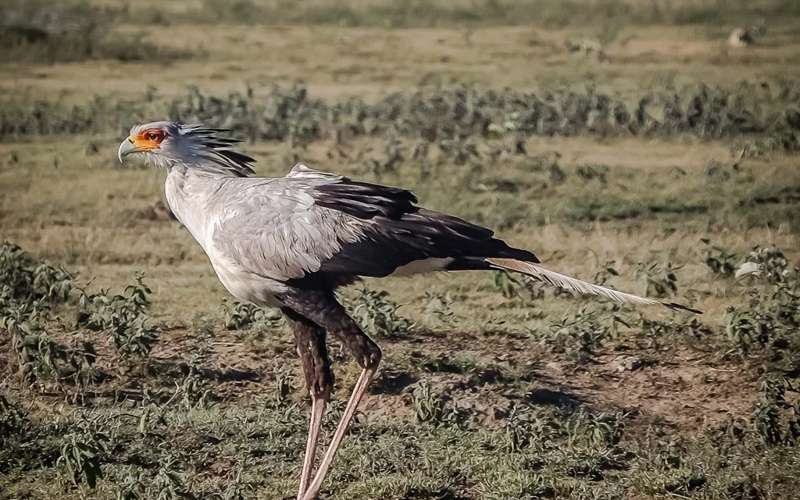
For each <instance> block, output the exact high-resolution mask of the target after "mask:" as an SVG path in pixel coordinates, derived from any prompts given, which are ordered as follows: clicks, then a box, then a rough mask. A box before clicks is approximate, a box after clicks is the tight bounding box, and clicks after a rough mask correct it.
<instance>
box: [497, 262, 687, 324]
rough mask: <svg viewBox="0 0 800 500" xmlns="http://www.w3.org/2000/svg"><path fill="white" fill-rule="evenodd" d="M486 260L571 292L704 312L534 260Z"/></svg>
mask: <svg viewBox="0 0 800 500" xmlns="http://www.w3.org/2000/svg"><path fill="white" fill-rule="evenodd" d="M485 261H486V262H487V263H488V264H490V265H491V266H493V267H495V268H497V269H504V270H506V271H515V272H518V273H522V274H525V275H527V276H530V277H531V278H534V279H537V280H539V281H542V282H544V283H547V284H548V285H551V286H555V287H558V288H563V289H565V290H568V291H570V292H574V293H578V294H581V295H599V296H601V297H606V298H608V299H611V300H613V301H614V302H619V303H629V304H642V305H662V306H664V307H668V308H670V309H673V310H680V311H689V312H693V313H695V314H702V311H699V310H697V309H692V308H691V307H687V306H684V305H682V304H676V303H674V302H662V301H660V300H656V299H649V298H646V297H640V296H638V295H633V294H630V293H624V292H618V291H617V290H613V289H611V288H607V287H604V286H600V285H594V284H592V283H588V282H586V281H582V280H579V279H577V278H572V277H570V276H566V275H563V274H561V273H557V272H555V271H551V270H549V269H547V268H545V267H543V266H542V265H540V264H535V263H533V262H525V261H521V260H516V259H503V258H495V257H488V258H486V259H485Z"/></svg>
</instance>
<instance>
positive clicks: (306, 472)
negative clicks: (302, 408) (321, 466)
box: [297, 395, 326, 500]
mask: <svg viewBox="0 0 800 500" xmlns="http://www.w3.org/2000/svg"><path fill="white" fill-rule="evenodd" d="M325 403H326V401H325V399H323V398H316V397H314V396H313V395H312V396H311V420H310V422H309V424H308V441H307V442H306V455H305V458H304V459H303V473H302V475H301V476H300V491H299V492H298V493H297V500H302V499H303V496H304V495H305V493H306V490H307V489H308V483H309V481H311V473H312V472H313V468H314V459H315V458H316V455H317V441H318V440H319V430H320V428H321V427H322V416H323V415H324V414H325Z"/></svg>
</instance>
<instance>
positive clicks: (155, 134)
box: [144, 130, 165, 142]
mask: <svg viewBox="0 0 800 500" xmlns="http://www.w3.org/2000/svg"><path fill="white" fill-rule="evenodd" d="M164 136H165V134H164V132H162V131H161V130H148V131H146V132H145V133H144V137H145V139H147V140H148V141H153V142H161V141H163V140H164Z"/></svg>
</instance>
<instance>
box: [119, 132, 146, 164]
mask: <svg viewBox="0 0 800 500" xmlns="http://www.w3.org/2000/svg"><path fill="white" fill-rule="evenodd" d="M140 151H141V149H139V148H138V147H136V143H135V142H133V138H132V137H128V138H127V139H125V140H124V141H122V144H120V145H119V150H118V151H117V158H119V162H120V163H125V160H124V158H125V157H126V156H128V155H129V154H131V153H138V152H140Z"/></svg>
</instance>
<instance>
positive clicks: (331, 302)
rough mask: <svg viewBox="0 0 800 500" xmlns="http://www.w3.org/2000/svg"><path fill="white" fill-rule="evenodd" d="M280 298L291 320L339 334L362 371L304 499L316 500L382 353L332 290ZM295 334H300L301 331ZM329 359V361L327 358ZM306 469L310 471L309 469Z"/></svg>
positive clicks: (313, 291)
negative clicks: (349, 314)
mask: <svg viewBox="0 0 800 500" xmlns="http://www.w3.org/2000/svg"><path fill="white" fill-rule="evenodd" d="M280 299H281V301H282V303H283V304H284V306H285V309H284V312H286V313H287V315H288V316H289V317H290V318H292V317H293V316H294V317H297V316H300V315H302V316H301V317H302V318H303V319H305V320H306V321H308V322H309V323H312V322H313V324H314V325H319V327H322V328H324V329H325V330H326V331H327V332H328V333H332V334H334V335H336V337H337V338H339V340H341V341H342V343H343V344H344V345H345V347H346V348H347V350H348V351H350V353H351V354H352V355H353V357H355V359H356V362H357V363H358V364H359V365H360V366H361V368H362V372H361V375H360V376H359V377H358V381H357V382H356V385H355V388H354V389H353V394H352V395H351V396H350V400H349V401H348V402H347V406H346V407H345V411H344V414H343V415H342V419H341V420H340V421H339V425H338V426H337V427H336V432H335V433H334V435H333V439H332V440H331V444H330V445H329V447H328V449H327V450H326V451H325V455H324V456H323V458H322V461H321V462H320V465H319V468H318V469H317V472H316V474H314V479H313V480H312V481H311V483H310V484H309V485H308V488H307V489H306V490H305V494H304V495H303V496H302V499H303V500H313V499H314V498H316V496H317V494H318V493H319V490H320V488H321V487H322V482H323V481H324V480H325V475H326V474H327V473H328V470H329V469H330V467H331V464H332V463H333V459H334V457H335V455H336V451H337V450H338V449H339V446H340V445H341V443H342V440H343V439H344V435H345V434H346V433H347V429H348V427H349V425H350V422H351V421H352V420H353V416H354V415H355V413H356V409H357V408H358V404H359V402H361V399H362V397H363V396H364V394H365V393H366V392H367V387H368V386H369V383H370V381H371V380H372V378H373V377H374V376H375V372H376V371H377V369H378V365H379V364H380V361H381V350H380V348H379V347H378V346H377V344H375V342H373V341H372V339H370V338H369V337H368V336H367V335H365V334H364V332H362V331H361V328H359V326H358V324H357V323H356V322H355V321H353V319H352V318H351V317H350V316H348V314H347V312H346V311H345V309H344V307H342V305H341V304H339V303H338V302H337V301H336V297H335V296H334V294H333V292H332V291H331V290H310V289H302V290H292V291H290V292H289V293H286V294H284V295H282V296H281V297H280ZM295 331H296V332H297V330H295ZM323 345H324V342H323ZM298 352H300V355H301V356H303V353H302V350H301V349H300V348H298ZM325 360H327V356H326V357H325ZM304 366H305V362H304ZM326 366H327V365H326ZM306 377H307V378H308V377H309V375H308V374H306ZM327 395H328V394H326V397H325V399H326V400H327ZM312 420H313V417H312ZM312 432H313V430H312ZM309 439H310V437H309ZM309 446H311V445H309ZM309 468H310V467H309ZM303 470H304V471H305V470H306V467H305V466H304V467H303ZM301 482H302V481H301ZM303 484H305V483H303Z"/></svg>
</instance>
